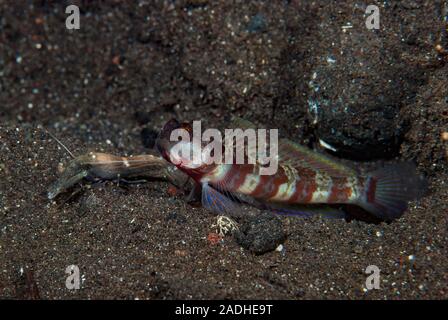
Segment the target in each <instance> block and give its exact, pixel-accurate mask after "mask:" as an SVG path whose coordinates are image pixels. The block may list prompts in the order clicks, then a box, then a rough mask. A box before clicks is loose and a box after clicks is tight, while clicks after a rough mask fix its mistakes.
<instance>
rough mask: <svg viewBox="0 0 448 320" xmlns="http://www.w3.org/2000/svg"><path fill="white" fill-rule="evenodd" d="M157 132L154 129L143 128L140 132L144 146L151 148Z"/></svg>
mask: <svg viewBox="0 0 448 320" xmlns="http://www.w3.org/2000/svg"><path fill="white" fill-rule="evenodd" d="M157 135H158V132H157V131H156V130H154V129H149V128H144V129H143V130H142V132H141V133H140V136H141V138H142V143H143V145H144V146H145V147H146V148H149V149H152V148H154V145H155V143H156V139H157Z"/></svg>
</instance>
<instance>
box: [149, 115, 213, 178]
mask: <svg viewBox="0 0 448 320" xmlns="http://www.w3.org/2000/svg"><path fill="white" fill-rule="evenodd" d="M201 144H202V142H201V141H200V142H195V141H194V139H193V129H192V126H191V124H190V123H187V122H183V123H180V122H178V121H177V120H176V119H171V120H170V121H168V122H167V123H166V124H165V125H164V126H163V128H162V130H161V131H160V133H159V136H158V138H157V140H156V148H157V150H158V151H159V153H160V154H161V155H162V157H163V158H164V159H165V160H167V161H168V162H170V163H172V164H174V165H175V166H176V167H178V168H179V169H180V170H182V171H184V172H185V173H187V174H188V175H190V176H191V177H193V178H195V179H196V180H197V178H200V177H202V176H203V175H204V174H206V173H208V172H209V171H210V170H212V169H213V167H214V165H211V164H209V163H207V161H206V160H207V157H208V155H207V153H206V151H207V150H204V149H203V148H202V145H201Z"/></svg>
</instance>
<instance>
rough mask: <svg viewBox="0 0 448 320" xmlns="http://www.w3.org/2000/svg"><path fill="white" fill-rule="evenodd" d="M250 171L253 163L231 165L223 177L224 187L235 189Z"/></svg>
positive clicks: (230, 189)
mask: <svg viewBox="0 0 448 320" xmlns="http://www.w3.org/2000/svg"><path fill="white" fill-rule="evenodd" d="M252 171H253V165H250V164H241V165H236V164H235V165H232V166H231V168H230V170H229V172H227V174H226V175H225V177H224V179H223V182H224V188H225V189H227V190H229V191H236V190H237V189H238V188H239V187H240V186H241V185H242V184H243V183H244V181H245V180H246V176H247V175H248V174H250V173H252Z"/></svg>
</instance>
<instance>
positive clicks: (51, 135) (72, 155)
mask: <svg viewBox="0 0 448 320" xmlns="http://www.w3.org/2000/svg"><path fill="white" fill-rule="evenodd" d="M42 128H43V129H44V131H45V132H46V133H48V134H49V135H50V137H52V138H53V139H54V140H55V141H56V142H57V143H58V144H59V145H60V146H61V147H62V148H64V150H65V151H67V152H68V154H69V155H70V156H71V157H72V158H73V159H74V158H76V157H75V155H74V154H73V153H72V152H71V151H70V150H69V149H68V148H67V147H66V146H65V145H64V144H63V143H62V142H61V141H60V140H59V139H58V138H56V137H55V136H54V134H52V133H51V132H50V131H48V130H47V129H46V128H45V127H44V126H42Z"/></svg>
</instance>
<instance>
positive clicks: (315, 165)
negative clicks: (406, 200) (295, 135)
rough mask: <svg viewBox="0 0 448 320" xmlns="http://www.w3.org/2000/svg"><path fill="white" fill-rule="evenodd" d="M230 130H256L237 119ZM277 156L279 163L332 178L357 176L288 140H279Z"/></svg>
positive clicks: (251, 124) (342, 166)
mask: <svg viewBox="0 0 448 320" xmlns="http://www.w3.org/2000/svg"><path fill="white" fill-rule="evenodd" d="M230 128H231V129H234V128H240V129H243V130H245V129H257V127H256V126H255V124H253V123H252V122H250V121H248V120H245V119H242V118H238V117H236V118H235V119H234V120H233V121H232V122H231V123H230ZM268 147H269V146H268ZM278 156H279V163H284V164H287V165H289V166H292V167H302V168H303V167H305V168H309V169H313V170H320V171H324V172H326V173H327V174H328V175H330V176H332V177H347V176H352V175H356V174H357V172H356V170H354V169H352V168H350V167H348V166H346V165H344V164H341V163H339V162H337V160H333V159H332V158H330V157H328V156H326V155H324V154H322V153H320V152H317V151H313V150H311V149H309V148H307V147H304V146H301V145H299V144H297V143H295V142H292V141H291V140H288V139H279V141H278Z"/></svg>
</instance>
